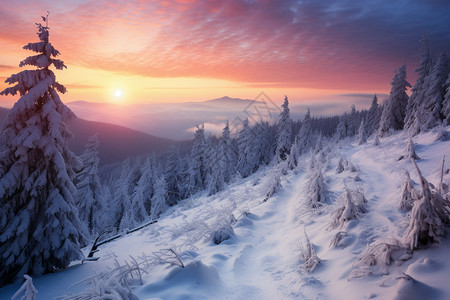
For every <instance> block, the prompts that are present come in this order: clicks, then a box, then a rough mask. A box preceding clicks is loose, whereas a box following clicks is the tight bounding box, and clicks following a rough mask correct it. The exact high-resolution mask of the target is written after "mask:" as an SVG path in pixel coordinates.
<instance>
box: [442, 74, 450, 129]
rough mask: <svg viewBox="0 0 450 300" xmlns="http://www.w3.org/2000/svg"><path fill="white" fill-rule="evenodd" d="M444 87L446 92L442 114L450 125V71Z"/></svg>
mask: <svg viewBox="0 0 450 300" xmlns="http://www.w3.org/2000/svg"><path fill="white" fill-rule="evenodd" d="M444 87H445V88H446V93H445V96H444V101H442V110H441V114H442V117H443V118H444V124H447V125H450V73H449V74H448V77H447V81H446V82H445V85H444Z"/></svg>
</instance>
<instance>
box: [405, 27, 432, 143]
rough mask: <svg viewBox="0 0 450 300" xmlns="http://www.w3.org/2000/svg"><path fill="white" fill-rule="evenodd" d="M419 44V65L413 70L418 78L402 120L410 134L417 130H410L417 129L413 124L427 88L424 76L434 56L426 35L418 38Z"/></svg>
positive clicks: (430, 66)
mask: <svg viewBox="0 0 450 300" xmlns="http://www.w3.org/2000/svg"><path fill="white" fill-rule="evenodd" d="M420 44H421V47H420V48H421V57H420V62H419V67H418V68H417V69H416V70H415V71H416V73H418V75H419V76H418V78H417V80H416V83H415V84H414V87H413V88H412V90H411V91H412V93H411V97H410V98H409V100H408V105H407V107H406V115H405V121H404V124H405V126H404V128H405V129H408V130H409V131H410V133H411V134H413V135H415V134H417V132H412V131H411V130H417V129H419V128H416V127H417V126H414V123H415V120H416V113H417V112H418V110H419V106H420V103H421V102H422V100H423V97H424V95H425V92H426V90H427V82H426V78H427V77H428V75H429V74H430V73H431V70H432V68H433V65H434V56H433V54H432V53H431V49H430V45H429V41H428V38H427V37H425V36H424V37H422V39H421V40H420Z"/></svg>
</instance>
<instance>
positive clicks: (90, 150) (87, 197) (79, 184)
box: [75, 135, 102, 234]
mask: <svg viewBox="0 0 450 300" xmlns="http://www.w3.org/2000/svg"><path fill="white" fill-rule="evenodd" d="M98 145H99V140H98V137H97V135H94V136H92V137H91V138H89V140H88V143H87V144H86V146H85V150H84V152H83V154H82V155H81V156H80V159H81V161H82V163H83V168H82V169H81V171H79V172H78V173H77V175H76V178H75V186H76V188H77V196H76V200H75V204H76V205H77V207H78V212H79V218H80V220H81V221H82V222H83V223H84V224H85V225H86V226H87V228H88V229H89V233H91V234H92V233H94V232H95V231H97V230H98V229H100V227H101V226H102V224H101V223H102V222H101V213H102V203H101V197H102V195H101V191H102V188H101V185H100V178H99V176H98V166H99V162H100V160H99V157H98V150H97V149H98Z"/></svg>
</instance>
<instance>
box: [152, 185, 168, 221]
mask: <svg viewBox="0 0 450 300" xmlns="http://www.w3.org/2000/svg"><path fill="white" fill-rule="evenodd" d="M154 190H155V194H154V195H153V197H152V200H151V203H152V204H151V210H150V219H151V220H156V219H157V218H158V217H159V215H161V214H162V213H163V212H165V211H166V210H167V208H168V205H167V200H168V193H167V184H166V180H165V179H164V177H159V178H158V179H157V180H156V182H155V186H154Z"/></svg>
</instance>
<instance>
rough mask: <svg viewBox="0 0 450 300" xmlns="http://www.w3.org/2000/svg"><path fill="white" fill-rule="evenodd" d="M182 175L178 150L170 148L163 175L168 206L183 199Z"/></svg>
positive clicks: (173, 147) (177, 148) (174, 147)
mask: <svg viewBox="0 0 450 300" xmlns="http://www.w3.org/2000/svg"><path fill="white" fill-rule="evenodd" d="M182 175H183V174H182V160H181V157H180V148H179V147H176V146H171V147H170V148H169V154H168V156H167V164H166V174H165V177H166V184H167V191H168V195H167V197H168V198H167V199H168V200H167V201H168V204H169V205H174V204H176V203H177V202H178V201H179V200H180V199H183V194H184V192H183V191H184V187H183V178H182ZM142 176H144V175H142Z"/></svg>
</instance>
